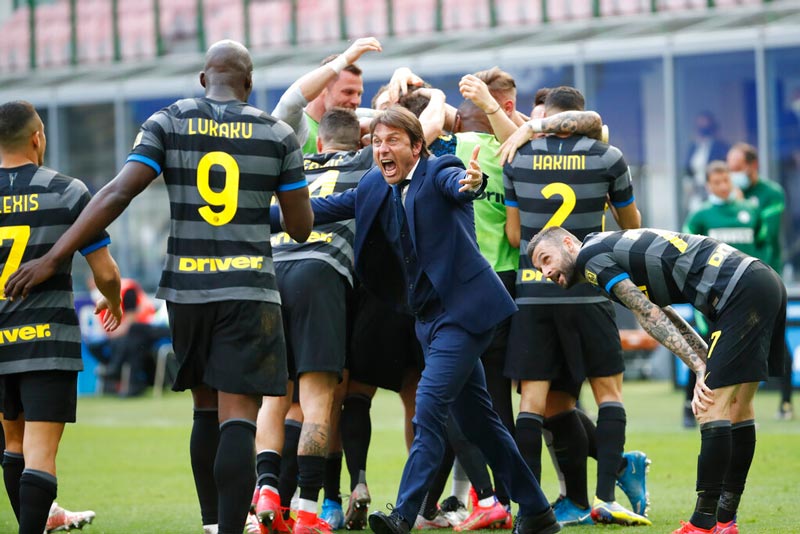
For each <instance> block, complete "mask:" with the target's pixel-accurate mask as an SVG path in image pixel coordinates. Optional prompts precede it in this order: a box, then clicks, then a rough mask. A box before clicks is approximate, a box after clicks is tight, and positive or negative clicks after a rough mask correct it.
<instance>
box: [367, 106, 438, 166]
mask: <svg viewBox="0 0 800 534" xmlns="http://www.w3.org/2000/svg"><path fill="white" fill-rule="evenodd" d="M379 124H383V125H384V126H388V127H390V128H399V129H401V130H403V131H405V132H406V133H407V134H408V138H409V139H410V140H411V145H412V146H413V145H415V144H416V143H422V151H421V152H420V155H421V156H430V154H431V153H430V151H429V150H428V144H427V143H426V142H425V133H424V132H423V131H422V124H420V122H419V119H418V118H417V117H416V116H415V115H414V114H413V113H411V112H410V111H408V110H407V109H406V108H404V107H402V106H392V107H390V108H389V109H387V110H386V111H382V112H381V113H378V114H377V115H376V116H375V118H374V119H372V122H371V123H370V125H369V135H370V136H372V135H373V134H374V133H375V128H376V127H377V126H378V125H379Z"/></svg>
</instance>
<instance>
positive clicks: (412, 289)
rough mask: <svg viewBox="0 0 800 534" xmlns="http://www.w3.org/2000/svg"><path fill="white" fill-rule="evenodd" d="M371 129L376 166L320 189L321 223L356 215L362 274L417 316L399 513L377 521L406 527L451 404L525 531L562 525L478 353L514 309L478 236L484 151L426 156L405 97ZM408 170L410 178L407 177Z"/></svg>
mask: <svg viewBox="0 0 800 534" xmlns="http://www.w3.org/2000/svg"><path fill="white" fill-rule="evenodd" d="M371 134H372V143H373V145H372V146H373V150H374V157H375V162H376V167H377V169H373V170H372V171H370V172H368V173H367V174H366V175H365V176H364V178H362V179H361V181H360V182H359V184H358V187H356V188H354V189H351V190H349V191H347V192H344V193H341V194H338V195H330V196H328V197H326V198H321V199H313V207H314V210H315V215H316V216H317V217H318V218H319V221H320V222H322V221H324V222H330V221H335V220H345V219H350V218H353V217H355V219H356V226H357V228H358V232H357V234H356V238H355V242H354V254H355V269H356V273H357V274H358V276H359V278H360V279H361V281H362V283H363V284H364V285H365V286H366V287H367V288H369V289H370V290H372V291H375V292H376V293H377V295H378V296H379V297H380V298H382V299H383V300H386V301H387V302H390V303H392V304H393V305H395V306H396V307H398V308H400V309H404V310H406V311H408V312H410V313H412V314H413V315H414V316H415V318H416V325H415V329H416V334H417V338H418V339H419V340H420V344H421V345H422V347H423V351H424V354H425V370H424V371H423V372H422V378H421V379H420V383H419V386H418V388H417V412H416V415H415V419H414V420H415V424H416V434H415V437H414V443H413V445H412V447H411V452H410V454H409V459H408V461H407V463H406V467H405V470H404V473H403V477H402V479H401V482H400V489H399V491H398V499H397V505H396V506H395V507H394V509H393V511H392V513H391V514H390V515H386V514H384V513H382V512H373V513H372V514H371V515H370V516H369V524H370V528H372V530H373V531H375V532H376V533H377V534H407V533H408V531H409V529H410V527H411V525H412V524H413V521H414V518H416V515H417V513H418V511H419V510H420V506H421V504H422V501H423V499H424V496H425V492H426V490H427V487H428V486H429V484H430V482H431V480H432V478H433V476H434V472H435V469H436V463H437V462H438V461H439V460H440V458H441V455H442V452H443V449H444V445H443V437H444V432H445V422H446V419H447V417H448V414H449V413H450V412H451V410H452V415H453V416H454V417H455V418H456V420H457V422H458V423H459V426H460V427H461V429H462V430H463V431H464V433H465V435H466V436H467V437H468V438H469V439H471V440H472V441H474V442H475V443H476V444H477V445H478V446H479V447H480V448H481V451H482V452H483V454H484V455H485V456H486V458H487V459H488V460H489V463H490V465H491V466H492V468H493V469H494V471H495V472H496V473H497V474H498V476H500V477H503V478H504V479H505V480H509V481H510V484H511V488H510V489H511V496H512V498H513V499H515V500H517V501H518V502H519V503H520V511H519V514H518V516H517V522H516V523H517V524H516V525H515V528H516V529H517V532H518V533H525V534H533V533H537V534H549V533H554V532H558V531H560V526H559V525H558V523H557V522H556V520H555V516H554V515H553V512H552V509H551V508H550V506H549V504H548V503H547V501H546V499H545V498H544V495H543V494H542V493H541V489H540V488H539V486H538V484H537V483H536V480H535V479H534V477H533V475H532V473H531V472H530V470H529V469H528V467H527V466H526V465H525V462H524V461H523V459H522V457H521V456H520V454H519V451H517V450H516V446H515V445H514V442H513V439H512V438H511V435H510V434H509V432H508V430H507V429H506V428H505V426H503V424H502V422H501V421H500V419H499V417H498V416H497V414H496V413H494V411H493V410H492V409H491V400H490V398H489V395H488V393H487V391H486V385H485V378H484V375H483V368H482V366H481V365H480V364H479V363H478V359H479V358H480V355H481V354H482V353H483V351H484V350H485V348H486V347H487V346H488V344H489V341H490V339H491V337H492V330H493V328H494V326H495V325H496V324H497V323H499V322H500V321H502V320H503V319H505V318H506V317H508V316H509V315H511V314H512V313H513V312H514V310H515V306H514V304H513V300H512V299H511V298H510V297H509V296H508V295H507V294H505V290H504V289H503V286H502V283H501V282H500V280H499V279H498V278H497V275H496V274H495V273H494V271H492V269H491V267H490V265H489V264H488V262H486V260H485V259H483V257H482V256H481V255H480V252H479V251H478V248H477V245H476V243H475V233H474V221H473V214H472V208H471V201H472V200H474V199H475V197H476V196H478V195H479V194H480V193H481V192H482V190H483V187H485V181H484V179H483V176H482V173H481V172H480V167H479V165H478V163H477V161H476V158H477V153H478V150H475V151H474V152H473V154H472V157H471V159H470V165H469V169H468V170H466V171H465V170H464V168H463V164H461V162H460V161H459V160H457V159H456V158H453V157H451V156H442V157H440V158H435V157H429V156H428V154H427V148H426V146H425V140H424V134H423V133H422V126H421V125H420V123H419V121H418V120H417V118H416V117H415V116H414V115H413V114H412V113H411V112H409V111H408V110H406V109H404V108H401V107H397V106H395V107H392V108H390V109H388V110H386V111H385V112H383V113H382V114H380V115H378V116H377V117H376V118H375V119H373V121H372V125H371ZM405 179H410V185H408V186H407V187H405V188H403V186H404V185H405V184H404V183H403V182H404V180H405ZM454 273H455V274H454Z"/></svg>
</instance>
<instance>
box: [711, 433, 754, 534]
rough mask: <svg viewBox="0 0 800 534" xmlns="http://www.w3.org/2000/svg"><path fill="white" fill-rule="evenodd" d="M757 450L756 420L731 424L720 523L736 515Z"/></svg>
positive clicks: (720, 506)
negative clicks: (729, 459)
mask: <svg viewBox="0 0 800 534" xmlns="http://www.w3.org/2000/svg"><path fill="white" fill-rule="evenodd" d="M755 452H756V422H755V421H754V420H753V419H749V420H747V421H742V422H740V423H736V424H734V425H731V463H730V466H729V467H728V472H727V473H726V474H725V481H724V482H723V483H722V494H721V495H720V499H719V506H718V508H717V521H719V522H720V523H727V522H728V521H732V520H733V518H734V517H736V511H737V510H738V509H739V500H740V499H741V498H742V493H744V485H745V482H746V481H747V473H749V472H750V464H752V463H753V455H754V454H755Z"/></svg>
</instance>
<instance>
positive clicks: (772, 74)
mask: <svg viewBox="0 0 800 534" xmlns="http://www.w3.org/2000/svg"><path fill="white" fill-rule="evenodd" d="M767 88H768V94H767V101H768V103H769V114H768V119H767V123H768V124H769V154H768V161H769V175H768V177H769V178H771V179H772V180H775V181H777V182H779V183H780V184H781V185H783V188H784V190H785V192H786V210H785V212H784V219H783V221H784V225H783V228H784V243H785V246H784V250H783V252H784V254H783V259H784V261H785V262H786V263H785V268H784V275H785V276H784V278H785V280H786V282H787V283H793V284H797V282H798V281H800V48H782V49H778V50H770V51H768V52H767Z"/></svg>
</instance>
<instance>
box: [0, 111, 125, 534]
mask: <svg viewBox="0 0 800 534" xmlns="http://www.w3.org/2000/svg"><path fill="white" fill-rule="evenodd" d="M46 145H47V141H46V137H45V133H44V124H43V123H42V120H41V118H39V115H38V114H37V113H36V109H35V108H34V107H33V106H32V105H31V104H30V103H28V102H24V101H15V102H7V103H5V104H3V105H1V106H0V160H1V161H0V239H2V242H0V245H1V246H2V271H0V272H1V274H0V285H5V283H6V280H8V278H9V275H11V273H13V272H14V271H15V270H16V269H17V267H19V265H20V263H21V262H22V261H31V260H33V261H36V260H37V259H38V258H41V257H42V256H44V255H45V253H46V252H48V250H50V247H51V246H53V243H54V242H55V241H56V240H57V239H58V237H59V236H60V235H61V234H62V233H63V232H64V229H65V228H67V227H68V226H69V225H71V224H72V223H73V222H75V219H76V218H78V216H79V215H80V214H81V212H82V211H83V209H84V208H85V207H86V205H87V204H88V203H89V200H90V198H91V196H90V195H89V191H88V189H87V188H86V186H85V185H84V184H83V183H82V182H80V181H79V180H76V179H74V178H70V177H68V176H64V175H63V174H60V173H58V172H56V171H54V170H52V169H48V168H46V167H43V166H42V164H43V163H44V153H45V148H46ZM109 242H110V239H109V237H108V234H107V233H105V231H103V229H101V228H100V229H96V230H94V231H92V232H88V233H87V234H86V235H85V236H84V237H83V238H81V239H80V240H77V241H76V247H75V248H76V249H78V250H80V252H81V254H82V255H83V256H84V258H86V261H87V263H88V264H89V267H90V269H91V270H92V274H93V277H94V281H95V283H96V284H97V288H98V289H99V290H100V292H101V293H102V295H103V297H102V298H101V299H100V300H99V301H98V303H97V305H96V307H95V313H101V312H103V313H104V314H105V315H104V316H103V318H102V322H103V327H104V328H105V330H106V331H112V330H114V329H115V328H117V327H118V326H119V322H120V319H121V317H122V308H121V305H120V291H119V288H120V281H119V269H118V268H117V264H116V262H115V261H114V259H113V258H112V257H111V254H110V253H109V252H108V244H109ZM71 270H72V253H69V254H65V255H64V256H63V257H62V260H61V261H58V262H56V263H55V264H53V266H52V272H53V275H54V276H53V277H52V278H51V279H50V281H49V282H48V283H47V284H45V285H42V286H38V287H36V288H34V289H33V290H32V291H29V292H27V296H26V298H24V299H16V298H14V297H15V295H14V294H13V293H12V292H8V293H5V294H2V293H0V324H2V329H0V336H2V337H3V343H2V344H0V390H1V391H2V393H3V394H2V399H3V406H2V410H3V414H2V425H3V433H4V435H5V440H6V445H5V452H4V453H3V480H4V482H5V487H6V491H7V492H8V497H9V500H10V501H11V507H12V508H13V510H14V514H15V515H16V517H17V521H18V522H19V532H20V533H25V534H31V533H34V534H41V532H43V531H44V530H45V528H46V527H47V525H48V517H49V515H50V511H51V508H52V507H53V505H54V499H55V497H56V491H57V487H58V486H57V479H56V453H57V451H58V445H59V442H60V441H61V436H62V434H63V432H64V425H65V423H74V422H75V412H76V402H77V384H78V371H80V370H81V369H83V362H82V360H81V343H80V338H81V334H80V327H79V326H78V317H77V315H76V314H75V308H74V307H73V303H72V277H71ZM55 523H56V519H54V520H53V524H55Z"/></svg>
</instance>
